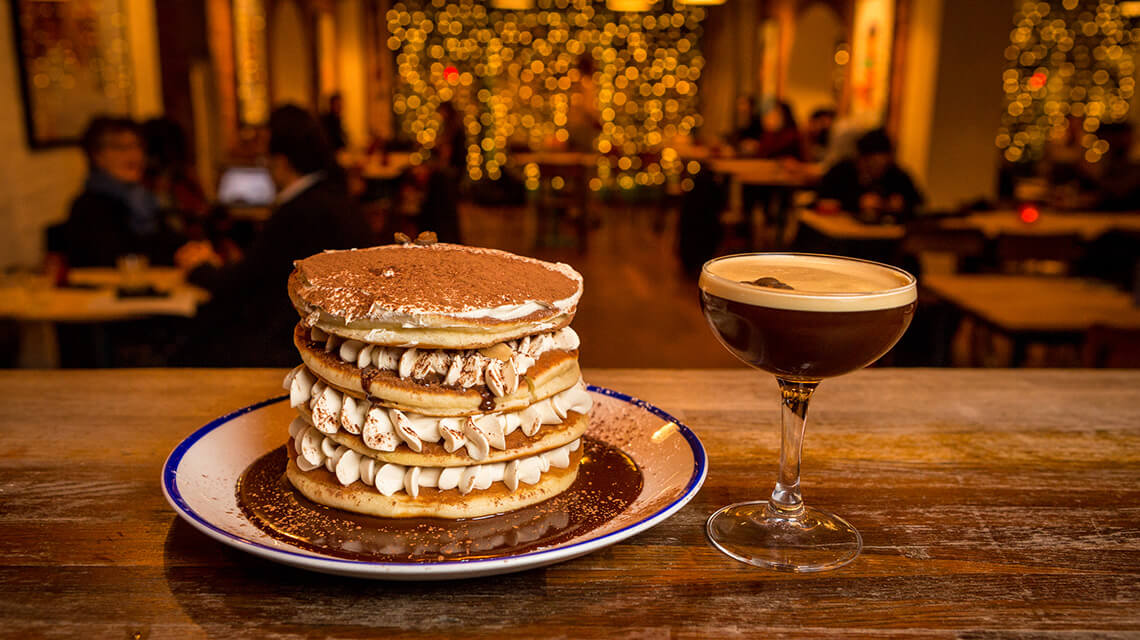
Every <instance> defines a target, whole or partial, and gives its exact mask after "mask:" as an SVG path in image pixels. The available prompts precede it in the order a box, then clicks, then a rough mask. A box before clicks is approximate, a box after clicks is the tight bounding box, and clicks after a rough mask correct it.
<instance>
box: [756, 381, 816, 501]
mask: <svg viewBox="0 0 1140 640" xmlns="http://www.w3.org/2000/svg"><path fill="white" fill-rule="evenodd" d="M776 381H777V382H778V383H779V384H780V396H781V401H780V405H781V407H783V408H782V410H781V411H782V415H781V424H782V429H781V431H780V475H779V477H778V478H777V479H776V488H775V489H772V499H771V500H769V501H768V508H769V510H770V511H771V512H772V513H773V515H776V516H778V517H784V518H796V517H799V515H800V514H802V513H803V511H804V501H803V498H802V497H800V455H801V454H802V453H803V448H804V427H805V426H807V411H808V402H809V401H810V400H811V394H812V393H814V392H815V388H816V387H818V386H819V381H818V380H815V381H807V382H804V381H795V380H785V379H784V378H780V377H777V378H776Z"/></svg>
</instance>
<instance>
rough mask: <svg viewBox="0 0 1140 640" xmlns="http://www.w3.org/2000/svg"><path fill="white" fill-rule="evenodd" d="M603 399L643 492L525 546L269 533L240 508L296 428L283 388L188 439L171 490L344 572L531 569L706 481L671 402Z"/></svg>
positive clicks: (645, 524) (277, 557)
mask: <svg viewBox="0 0 1140 640" xmlns="http://www.w3.org/2000/svg"><path fill="white" fill-rule="evenodd" d="M589 390H590V392H591V393H593V394H594V408H593V410H592V411H591V412H590V428H589V430H588V431H587V434H588V435H590V436H592V437H594V438H596V439H598V440H602V441H604V442H606V443H608V444H610V445H613V446H615V447H617V448H619V449H621V450H622V451H624V452H625V453H626V454H627V455H629V456H630V457H631V458H633V460H634V461H635V462H636V463H637V465H638V467H640V468H641V472H642V476H643V480H644V486H643V488H642V490H641V495H640V496H638V498H637V500H635V501H634V502H633V504H631V505H629V507H627V508H626V509H625V510H624V511H622V512H621V513H619V514H617V515H616V516H614V517H613V518H612V519H610V520H609V521H607V522H605V523H603V524H602V525H601V526H599V527H597V528H595V529H593V530H592V531H589V532H587V533H584V534H582V535H580V536H578V537H576V538H573V539H571V540H568V541H566V542H564V543H561V544H557V545H554V546H552V547H550V548H546V549H541V550H539V551H532V552H529V553H523V554H518V555H511V556H504V557H497V558H491V559H479V560H451V561H443V562H426V563H425V562H417V563H394V562H361V561H356V560H345V559H342V558H337V557H333V556H328V555H322V554H320V553H314V552H312V551H309V550H307V549H303V548H300V547H297V546H294V545H291V544H289V543H288V542H284V541H281V540H277V539H275V538H272V537H270V536H269V535H267V534H266V533H264V532H263V531H262V530H261V529H259V528H257V527H256V526H255V525H254V524H253V523H252V522H250V521H249V520H248V519H247V518H246V517H245V516H244V515H243V514H242V512H241V509H240V508H239V507H238V504H237V495H236V491H235V489H236V486H237V481H238V477H239V476H240V475H241V473H242V472H243V471H244V470H245V469H246V467H248V466H249V465H250V464H252V463H253V461H254V460H256V459H257V458H259V457H261V456H262V455H264V454H265V453H266V452H268V451H270V450H272V449H275V448H277V447H279V446H281V445H282V444H283V443H284V442H285V440H286V439H287V438H288V435H287V433H286V427H287V426H288V424H289V421H290V420H292V419H293V416H294V415H295V412H294V411H293V410H292V409H290V408H289V405H288V403H287V402H285V399H286V397H287V396H281V397H277V398H272V399H269V400H265V401H263V402H259V403H257V404H254V405H250V406H248V407H245V408H244V409H239V410H237V411H234V412H233V413H230V414H228V415H225V416H222V417H220V418H218V419H216V420H214V421H212V422H210V423H209V424H207V425H206V426H204V427H202V428H201V429H198V430H197V431H195V432H194V433H193V434H191V435H190V436H189V437H187V438H186V439H185V440H183V441H182V442H181V443H179V445H178V446H177V447H175V449H174V451H172V452H171V454H170V457H168V458H167V459H166V464H165V465H164V466H163V470H162V491H163V494H165V495H166V499H167V501H168V502H170V505H171V506H172V507H174V510H175V511H177V512H178V515H179V516H181V517H182V518H183V519H184V520H186V521H187V522H189V523H190V524H191V525H193V526H194V527H195V528H197V529H198V530H199V531H201V532H202V533H205V534H206V535H208V536H210V537H211V538H213V539H215V540H217V541H219V542H222V543H224V544H228V545H230V546H231V547H234V548H237V549H241V550H242V551H246V552H249V553H252V554H254V555H256V556H260V557H262V558H265V559H268V560H273V561H275V562H281V563H283V564H287V565H291V566H294V567H300V568H303V569H310V570H313V571H320V572H323V573H333V574H338V575H348V576H356V577H362V578H377V579H382V580H446V579H451V578H472V577H476V576H487V575H494V574H498V573H510V572H513V571H522V570H524V569H532V568H534V567H542V566H545V565H549V564H554V563H556V562H562V561H564V560H569V559H571V558H577V557H578V556H581V555H585V554H587V553H590V552H592V551H596V550H598V549H601V548H603V547H607V546H609V545H611V544H614V543H616V542H620V541H622V540H625V539H626V538H629V537H631V536H634V535H637V534H638V533H641V532H642V531H645V530H646V529H648V528H650V527H652V526H654V525H656V524H658V523H660V522H662V521H664V520H665V519H666V518H668V517H669V516H671V515H673V513H675V512H676V511H677V510H678V509H680V508H681V507H683V506H685V504H686V503H687V502H689V500H691V499H692V498H693V496H695V495H696V494H697V491H698V490H699V489H700V488H701V484H702V483H704V481H705V474H706V473H707V471H708V463H707V459H706V456H705V449H704V447H703V446H702V445H701V441H700V440H699V439H698V438H697V436H696V434H694V433H693V432H692V431H691V430H689V428H688V427H686V426H685V425H683V424H681V423H680V422H679V421H677V420H676V419H674V418H673V417H672V416H670V415H669V414H667V413H665V412H664V411H662V410H660V409H658V408H657V407H654V406H652V405H650V404H648V403H646V402H643V401H641V400H637V399H635V398H631V397H629V396H627V395H625V394H623V393H620V392H617V391H613V390H611V389H605V388H602V387H595V386H593V385H590V387H589Z"/></svg>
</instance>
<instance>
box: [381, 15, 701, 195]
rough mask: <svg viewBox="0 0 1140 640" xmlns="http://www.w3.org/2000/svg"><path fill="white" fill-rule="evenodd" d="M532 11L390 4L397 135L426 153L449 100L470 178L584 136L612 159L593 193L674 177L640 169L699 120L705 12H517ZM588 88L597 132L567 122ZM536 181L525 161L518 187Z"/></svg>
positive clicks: (663, 166)
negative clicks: (524, 153)
mask: <svg viewBox="0 0 1140 640" xmlns="http://www.w3.org/2000/svg"><path fill="white" fill-rule="evenodd" d="M528 4H529V6H530V8H524V9H521V10H500V9H497V8H494V7H488V6H486V5H485V4H484V3H482V2H477V1H475V0H450V1H446V0H444V1H441V0H434V1H432V0H404V1H402V2H396V3H395V4H393V5H392V8H391V9H390V10H389V11H388V12H387V15H386V26H387V35H388V37H387V38H386V41H387V44H388V47H389V48H390V49H391V50H392V51H393V52H394V55H395V59H396V71H397V75H398V81H397V83H396V88H395V91H394V95H393V111H394V113H395V114H396V118H397V121H398V123H399V127H400V131H401V136H402V137H405V138H407V139H409V140H413V141H415V142H416V143H418V144H420V145H422V146H424V147H427V148H430V147H431V146H433V145H434V142H435V138H436V136H437V135H438V131H439V127H440V122H439V119H438V115H437V113H436V109H437V107H438V106H439V104H440V102H442V101H444V100H451V101H452V102H453V104H455V106H456V108H457V110H458V111H459V113H460V114H462V117H463V119H464V125H465V127H466V130H467V134H468V143H469V145H470V146H469V148H468V153H467V155H466V158H467V165H468V177H470V178H471V179H472V180H479V179H482V178H484V177H490V178H494V177H495V176H496V175H498V174H499V171H500V169H501V167H502V166H503V165H505V164H506V163H507V161H509V157H510V153H511V152H512V151H518V150H540V149H548V148H562V147H565V146H566V145H568V144H569V145H575V144H577V145H578V146H581V141H582V140H583V139H584V138H587V139H588V140H587V142H586V144H587V145H589V147H590V148H591V150H593V151H596V152H598V153H601V154H604V155H607V156H611V157H613V158H614V159H615V162H614V163H613V164H612V165H611V164H609V163H607V164H606V165H605V169H604V170H603V169H602V166H599V167H598V169H599V171H598V175H597V178H596V179H597V180H599V182H597V183H595V182H593V181H591V182H590V188H591V189H594V190H600V189H602V188H604V187H607V186H608V187H613V186H617V187H620V188H623V189H630V188H633V187H634V186H635V185H638V184H641V185H650V184H663V183H664V182H665V180H666V176H669V177H675V176H677V175H679V174H680V171H681V170H682V169H683V166H681V164H680V163H665V162H662V163H660V164H658V165H655V166H656V167H657V169H656V171H655V172H651V171H648V170H643V169H642V165H643V164H646V163H644V162H643V160H642V156H661V155H663V154H664V152H665V151H666V150H669V149H670V146H669V145H670V144H673V143H674V140H675V139H676V138H678V137H684V136H687V135H689V134H690V133H691V132H692V131H693V129H695V128H696V127H699V126H700V124H701V116H700V114H699V113H698V112H697V107H698V84H699V80H700V77H701V74H702V72H703V69H704V66H705V59H704V57H703V56H702V55H701V49H700V46H699V45H700V36H701V21H702V19H703V18H704V15H705V10H704V9H701V8H699V7H690V6H685V5H681V4H676V5H674V4H673V3H671V2H662V1H658V2H654V3H652V4H651V7H650V10H649V11H647V12H615V11H610V10H607V9H606V5H605V3H604V2H601V1H597V2H595V1H592V0H537V1H536V2H534V3H519V4H518V6H527V5H528ZM584 73H587V74H589V75H590V77H589V78H584V77H583V74H584ZM584 81H588V82H589V83H590V84H592V85H593V87H595V89H596V97H597V105H596V116H597V119H598V121H599V124H600V125H601V128H600V130H592V129H590V128H589V127H583V125H582V123H581V122H576V121H575V112H576V111H578V107H577V105H574V108H573V109H572V107H571V102H572V101H574V100H578V99H580V97H581V96H583V95H588V94H587V93H586V92H585V91H583V90H581V89H580V85H581V84H582V83H583V82H584ZM587 111H588V109H587ZM584 130H585V131H586V133H585V134H584V135H583V131H584ZM611 169H616V170H611ZM657 175H660V176H661V177H660V178H658V177H656V176H657ZM539 178H540V176H539V175H538V168H537V167H533V169H532V168H531V165H528V166H527V167H526V170H525V171H524V182H525V186H527V188H532V189H536V188H538V181H539ZM595 186H596V187H597V188H596V189H595V188H594V187H595Z"/></svg>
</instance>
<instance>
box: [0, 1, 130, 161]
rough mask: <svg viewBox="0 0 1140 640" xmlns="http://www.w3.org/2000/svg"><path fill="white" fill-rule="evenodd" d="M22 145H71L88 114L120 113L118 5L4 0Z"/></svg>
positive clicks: (125, 94) (123, 44) (125, 68)
mask: <svg viewBox="0 0 1140 640" xmlns="http://www.w3.org/2000/svg"><path fill="white" fill-rule="evenodd" d="M11 4H12V29H13V31H14V32H15V33H14V36H15V37H14V38H13V41H14V42H15V45H16V59H17V60H18V62H19V67H20V80H21V89H22V93H23V100H24V118H25V121H26V126H27V134H28V144H29V145H30V146H32V147H33V148H43V147H51V146H59V145H67V144H75V143H77V142H78V141H79V138H80V136H82V134H83V130H84V128H85V127H86V126H87V123H88V122H89V121H90V120H91V118H92V117H93V116H96V115H128V114H129V113H130V112H131V102H132V98H133V90H134V78H133V77H132V74H131V65H130V51H129V46H128V39H127V14H126V10H125V7H124V6H123V4H124V0H68V1H66V2H61V1H59V0H12V3H11Z"/></svg>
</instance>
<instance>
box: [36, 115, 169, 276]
mask: <svg viewBox="0 0 1140 640" xmlns="http://www.w3.org/2000/svg"><path fill="white" fill-rule="evenodd" d="M83 151H84V153H85V154H86V155H87V162H88V166H89V173H88V174H87V180H86V182H85V183H84V185H83V192H82V193H80V194H79V196H77V197H76V198H75V200H74V201H73V202H72V203H71V212H70V213H69V215H68V218H67V221H66V222H65V223H64V224H63V226H62V227H61V228H60V230H59V231H58V232H57V234H56V235H57V241H56V242H55V246H54V247H52V248H53V249H55V250H58V251H59V252H60V253H62V254H63V256H64V258H65V259H66V260H67V263H68V265H70V266H72V267H113V266H115V264H116V260H117V259H118V258H119V257H120V256H125V255H128V254H139V255H143V256H146V257H147V258H148V259H149V260H150V261H151V262H153V263H161V264H170V263H171V258H172V255H173V253H174V248H175V247H177V246H178V241H177V240H176V239H174V238H172V235H173V234H172V233H171V232H170V231H169V230H168V229H166V227H165V225H164V223H163V220H162V218H161V216H160V215H159V208H158V203H157V201H156V200H155V198H154V196H153V195H152V194H151V193H150V192H149V191H148V190H147V189H146V187H144V186H143V184H142V180H143V174H144V171H145V169H146V154H145V153H144V152H143V142H142V137H141V135H140V133H139V128H138V126H137V125H136V124H135V123H134V122H133V121H131V120H128V119H125V118H108V117H97V118H95V119H94V120H92V121H91V124H89V125H88V126H87V130H86V131H85V132H84V134H83Z"/></svg>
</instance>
